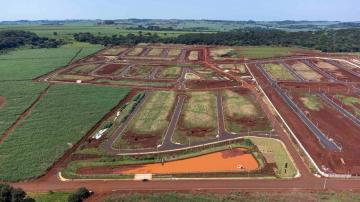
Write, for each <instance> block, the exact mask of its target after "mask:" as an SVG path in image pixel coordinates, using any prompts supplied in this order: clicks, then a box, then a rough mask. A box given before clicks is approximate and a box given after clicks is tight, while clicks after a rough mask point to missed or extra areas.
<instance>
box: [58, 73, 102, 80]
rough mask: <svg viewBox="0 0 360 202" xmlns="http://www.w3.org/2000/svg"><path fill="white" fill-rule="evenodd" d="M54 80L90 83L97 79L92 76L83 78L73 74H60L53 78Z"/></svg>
mask: <svg viewBox="0 0 360 202" xmlns="http://www.w3.org/2000/svg"><path fill="white" fill-rule="evenodd" d="M51 79H52V80H60V81H77V80H81V81H90V80H93V79H95V77H92V76H83V75H73V74H58V75H56V76H55V77H53V78H51Z"/></svg>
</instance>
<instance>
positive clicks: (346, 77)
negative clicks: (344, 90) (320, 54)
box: [314, 61, 360, 82]
mask: <svg viewBox="0 0 360 202" xmlns="http://www.w3.org/2000/svg"><path fill="white" fill-rule="evenodd" d="M322 62H324V63H326V62H325V61H322ZM314 63H315V65H316V66H318V67H319V68H320V69H322V70H323V71H325V72H327V73H330V74H331V75H332V76H333V77H335V78H336V79H337V80H340V81H349V82H359V81H360V79H359V78H358V77H357V76H355V75H353V74H351V73H349V72H347V71H345V70H343V69H341V68H337V69H336V70H329V69H327V68H325V67H324V66H321V65H319V61H315V62H314Z"/></svg>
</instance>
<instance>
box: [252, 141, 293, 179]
mask: <svg viewBox="0 0 360 202" xmlns="http://www.w3.org/2000/svg"><path fill="white" fill-rule="evenodd" d="M249 139H250V140H251V141H252V142H253V143H254V144H255V145H256V146H257V147H258V148H259V150H260V151H261V153H262V154H263V155H264V156H265V159H266V160H267V162H268V163H276V166H277V170H276V172H275V174H276V175H277V176H278V177H280V178H284V177H294V176H295V175H296V174H297V169H296V167H295V165H294V164H293V162H292V160H291V159H290V158H291V157H290V156H289V155H288V153H287V152H286V150H285V147H284V146H283V144H281V143H280V142H279V141H278V140H274V139H270V138H257V137H249ZM285 164H287V168H286V169H285Z"/></svg>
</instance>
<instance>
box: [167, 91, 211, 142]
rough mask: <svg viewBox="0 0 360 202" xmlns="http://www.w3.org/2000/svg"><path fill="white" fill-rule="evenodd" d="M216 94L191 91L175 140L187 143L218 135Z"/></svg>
mask: <svg viewBox="0 0 360 202" xmlns="http://www.w3.org/2000/svg"><path fill="white" fill-rule="evenodd" d="M216 117H217V115H216V96H215V95H214V94H213V93H211V92H191V93H189V98H188V99H187V100H186V101H185V103H184V106H183V109H182V112H181V115H180V119H179V123H178V126H177V129H176V130H175V133H174V135H173V137H172V140H173V142H177V143H181V144H186V143H188V141H189V138H190V141H191V142H198V141H204V140H209V139H214V138H215V137H216V135H217V130H216V129H217V122H216V121H217V118H216Z"/></svg>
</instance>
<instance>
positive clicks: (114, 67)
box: [96, 64, 126, 75]
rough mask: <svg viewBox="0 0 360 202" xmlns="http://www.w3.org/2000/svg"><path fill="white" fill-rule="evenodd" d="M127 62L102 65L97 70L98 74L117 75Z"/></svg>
mask: <svg viewBox="0 0 360 202" xmlns="http://www.w3.org/2000/svg"><path fill="white" fill-rule="evenodd" d="M125 66H126V65H125V64H107V65H104V66H102V67H101V68H100V69H99V70H97V71H96V74H98V75H115V74H117V73H120V72H121V71H122V70H123V69H124V67H125Z"/></svg>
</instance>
